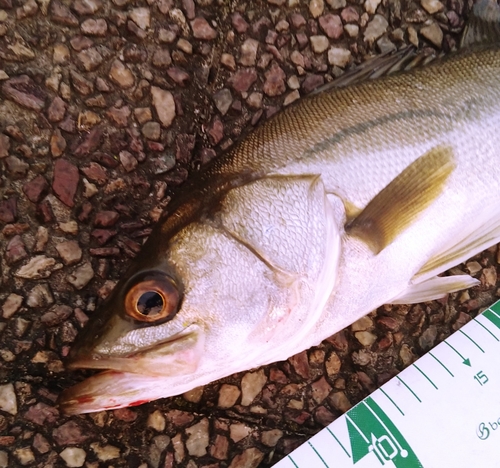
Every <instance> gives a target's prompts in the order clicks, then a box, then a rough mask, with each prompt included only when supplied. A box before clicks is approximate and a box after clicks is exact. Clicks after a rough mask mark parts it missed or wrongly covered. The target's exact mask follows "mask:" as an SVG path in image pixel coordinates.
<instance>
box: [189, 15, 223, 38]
mask: <svg viewBox="0 0 500 468" xmlns="http://www.w3.org/2000/svg"><path fill="white" fill-rule="evenodd" d="M191 29H192V30H193V36H194V38H195V39H202V40H205V41H210V40H212V39H215V38H216V37H217V31H216V30H215V29H214V28H212V26H210V24H208V21H207V20H206V19H205V18H201V17H200V18H195V19H194V20H193V21H191Z"/></svg>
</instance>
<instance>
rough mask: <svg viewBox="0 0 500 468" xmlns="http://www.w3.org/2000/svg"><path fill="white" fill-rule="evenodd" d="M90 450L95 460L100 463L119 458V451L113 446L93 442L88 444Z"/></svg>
mask: <svg viewBox="0 0 500 468" xmlns="http://www.w3.org/2000/svg"><path fill="white" fill-rule="evenodd" d="M90 448H91V449H92V450H93V451H94V453H95V454H96V455H97V458H98V459H99V460H100V461H102V462H105V461H109V460H115V459H117V458H120V449H119V448H118V447H115V446H113V445H109V444H107V445H101V444H99V443H97V442H93V443H92V444H90Z"/></svg>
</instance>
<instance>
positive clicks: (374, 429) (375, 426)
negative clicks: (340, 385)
mask: <svg viewBox="0 0 500 468" xmlns="http://www.w3.org/2000/svg"><path fill="white" fill-rule="evenodd" d="M346 420H347V429H348V431H349V439H350V442H351V451H352V457H353V461H354V464H356V463H357V462H358V461H360V460H361V459H362V458H364V457H365V456H367V455H368V454H372V456H373V455H374V456H375V457H376V459H377V460H378V461H379V463H380V465H385V463H386V462H388V461H392V462H393V463H394V466H395V467H396V468H422V464H421V463H420V461H419V459H418V457H417V456H416V455H415V453H414V452H413V450H412V448H411V447H410V445H409V444H408V442H407V441H406V439H405V438H404V437H403V435H402V434H401V432H399V430H398V428H397V427H396V426H395V425H394V424H393V423H392V421H391V420H390V419H389V417H388V416H387V415H386V414H385V413H384V411H382V409H381V408H380V406H378V405H377V403H375V401H374V400H373V399H372V398H371V397H368V398H366V400H364V401H362V402H361V403H360V404H359V405H356V406H355V407H354V408H352V409H351V410H349V411H348V412H347V415H346Z"/></svg>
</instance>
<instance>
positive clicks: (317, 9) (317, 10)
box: [309, 0, 325, 18]
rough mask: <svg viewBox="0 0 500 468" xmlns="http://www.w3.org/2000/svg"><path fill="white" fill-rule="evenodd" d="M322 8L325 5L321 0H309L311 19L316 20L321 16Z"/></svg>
mask: <svg viewBox="0 0 500 468" xmlns="http://www.w3.org/2000/svg"><path fill="white" fill-rule="evenodd" d="M324 8H325V4H324V2H323V0H311V1H310V2H309V12H310V13H311V16H312V17H313V18H317V17H318V16H320V15H322V14H323V10H324Z"/></svg>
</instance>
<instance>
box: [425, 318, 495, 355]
mask: <svg viewBox="0 0 500 468" xmlns="http://www.w3.org/2000/svg"><path fill="white" fill-rule="evenodd" d="M473 320H474V322H476V323H477V324H479V325H481V326H482V327H483V328H484V329H485V330H486V331H487V332H488V333H489V334H490V335H491V336H492V337H493V338H495V340H497V341H500V340H499V339H498V338H497V337H496V335H494V334H493V333H492V332H491V330H489V329H488V328H486V327H485V326H484V325H483V324H482V323H481V322H480V321H479V320H478V319H477V318H474V319H473ZM429 354H430V353H429Z"/></svg>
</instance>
